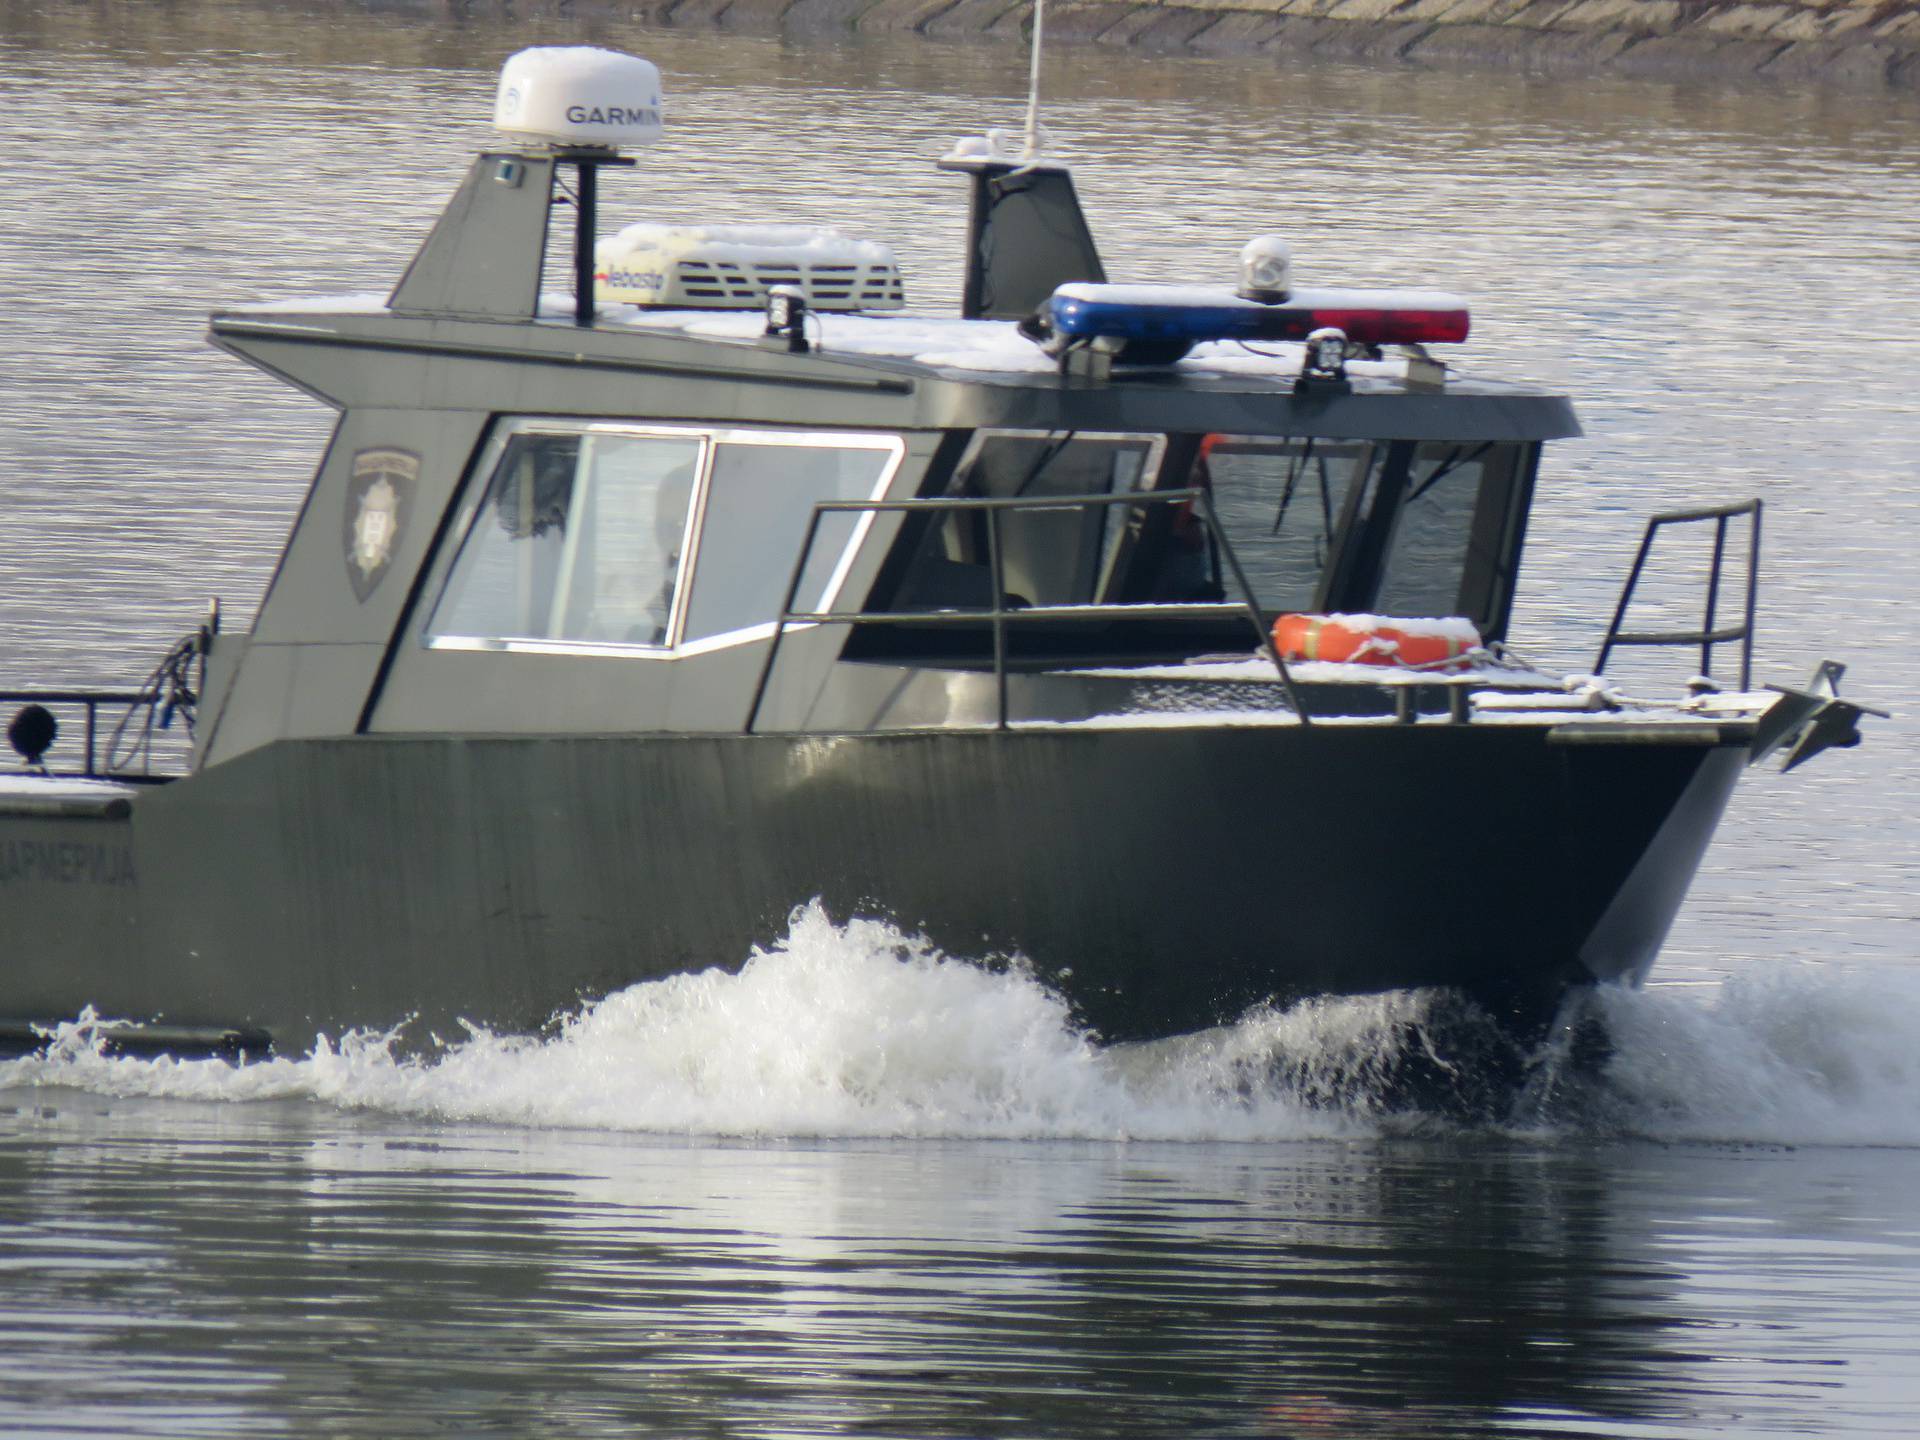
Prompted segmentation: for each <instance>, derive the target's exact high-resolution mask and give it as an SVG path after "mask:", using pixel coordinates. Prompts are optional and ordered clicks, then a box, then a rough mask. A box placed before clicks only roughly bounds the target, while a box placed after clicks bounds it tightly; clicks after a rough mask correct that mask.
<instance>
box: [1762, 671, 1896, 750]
mask: <svg viewBox="0 0 1920 1440" xmlns="http://www.w3.org/2000/svg"><path fill="white" fill-rule="evenodd" d="M1846 673H1847V667H1846V666H1844V665H1842V664H1841V663H1840V662H1839V661H1838V660H1822V661H1821V662H1820V664H1819V666H1818V668H1816V669H1815V670H1814V672H1813V678H1812V679H1811V680H1809V681H1808V682H1807V688H1806V689H1804V690H1793V689H1789V688H1788V687H1787V686H1785V685H1769V686H1768V687H1767V688H1768V689H1769V690H1777V691H1779V692H1780V698H1779V699H1778V700H1776V701H1774V702H1773V704H1772V705H1771V706H1769V707H1768V709H1767V712H1766V714H1764V715H1762V716H1761V717H1760V721H1759V723H1758V724H1757V725H1756V726H1755V727H1754V734H1753V744H1752V745H1751V746H1750V747H1749V748H1748V752H1747V763H1748V764H1749V765H1757V764H1759V763H1760V762H1761V761H1762V760H1764V759H1766V758H1767V757H1768V756H1769V755H1771V754H1773V753H1774V751H1776V750H1778V749H1780V747H1781V746H1783V745H1785V746H1790V747H1791V748H1790V749H1789V750H1788V751H1787V760H1786V763H1785V764H1784V765H1782V766H1781V767H1780V769H1781V771H1782V773H1785V772H1786V771H1788V770H1791V769H1793V768H1794V766H1796V765H1804V764H1805V763H1806V762H1807V761H1809V760H1811V759H1812V758H1813V757H1814V756H1816V755H1818V754H1819V753H1820V752H1821V751H1822V750H1826V749H1828V748H1830V747H1838V748H1840V749H1842V750H1847V749H1851V748H1852V747H1853V746H1855V745H1858V744H1859V743H1860V717H1861V716H1862V715H1878V716H1879V717H1880V718H1881V719H1882V720H1885V719H1888V718H1889V713H1888V712H1887V711H1885V710H1876V709H1874V708H1873V707H1872V706H1871V705H1856V704H1854V703H1853V702H1852V701H1851V700H1842V699H1841V698H1840V677H1841V676H1842V675H1845V674H1846Z"/></svg>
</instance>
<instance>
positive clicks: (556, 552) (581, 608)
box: [428, 431, 705, 646]
mask: <svg viewBox="0 0 1920 1440" xmlns="http://www.w3.org/2000/svg"><path fill="white" fill-rule="evenodd" d="M704 448H705V442H704V441H703V440H702V439H701V438H700V437H698V436H686V435H632V434H622V433H618V432H609V431H590V432H587V433H575V434H548V433H544V432H538V431H536V432H531V433H521V434H517V435H514V436H513V437H512V438H511V439H510V440H509V441H508V442H507V445H506V449H505V450H504V452H503V453H502V454H501V457H500V462H499V464H498V465H497V466H496V467H495V468H494V472H493V478H492V481H491V482H490V483H489V485H488V487H487V493H486V498H485V499H484V500H483V501H482V502H481V505H480V512H479V515H478V516H477V517H476V519H475V521H474V524H473V528H472V529H471V530H470V531H469V532H468V534H467V540H466V544H465V545H463V546H462V547H461V551H460V555H459V557H458V559H456V560H455V561H454V566H453V574H452V577H451V578H450V579H449V580H448V582H447V588H446V591H445V593H444V594H443V595H442V597H441V600H440V604H439V606H438V607H437V608H436V609H435V611H434V616H433V620H432V622H431V624H430V625H429V626H428V634H429V635H430V636H432V637H443V636H446V637H467V638H476V639H499V640H562V641H579V642H588V643H593V642H598V643H602V644H619V645H648V646H657V645H664V644H666V643H668V637H669V636H670V635H671V634H672V633H673V624H674V618H675V615H674V612H675V605H676V600H677V596H678V593H679V589H680V585H679V579H680V571H681V563H680V562H681V556H682V554H683V553H684V552H685V549H686V542H687V532H688V528H689V523H690V517H691V514H692V508H693V496H694V487H695V483H696V481H697V479H698V476H699V471H700V460H701V454H702V451H703V449H704Z"/></svg>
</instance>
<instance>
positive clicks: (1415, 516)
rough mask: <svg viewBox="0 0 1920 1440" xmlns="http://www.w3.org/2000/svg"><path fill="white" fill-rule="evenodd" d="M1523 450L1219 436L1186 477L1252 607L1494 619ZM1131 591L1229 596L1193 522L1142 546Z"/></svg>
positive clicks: (1167, 596)
mask: <svg viewBox="0 0 1920 1440" xmlns="http://www.w3.org/2000/svg"><path fill="white" fill-rule="evenodd" d="M1531 453H1532V448H1531V447H1527V446H1523V445H1516V444H1505V443H1498V442H1493V441H1452V440H1390V441H1386V440H1383V441H1357V440H1329V439H1322V438H1318V437H1305V438H1302V439H1297V440H1295V439H1288V440H1274V439H1261V438H1258V437H1251V436H1233V437H1228V436H1216V437H1211V438H1209V439H1208V440H1207V441H1206V442H1205V443H1204V445H1203V447H1202V457H1201V459H1200V460H1199V461H1198V462H1197V464H1196V465H1195V467H1194V470H1193V472H1192V474H1191V477H1190V478H1189V479H1188V480H1187V481H1186V482H1185V483H1187V484H1193V485H1198V486H1201V487H1204V488H1210V490H1211V492H1212V495H1213V502H1214V508H1215V511H1216V513H1217V514H1218V516H1219V519H1220V528H1221V529H1222V531H1224V532H1225V535H1226V538H1227V540H1228V542H1229V543H1230V544H1231V545H1232V547H1233V553H1234V556H1235V558H1237V559H1238V560H1239V562H1240V566H1241V568H1242V570H1244V571H1245V573H1246V576H1247V583H1248V585H1249V586H1250V587H1251V588H1252V590H1253V593H1254V597H1255V599H1256V600H1257V601H1258V603H1259V606H1260V608H1261V610H1263V611H1264V612H1266V613H1267V614H1274V613H1277V612H1282V611H1289V610H1344V611H1350V612H1351V611H1377V612H1379V613H1382V614H1386V615H1406V616H1443V615H1464V616H1466V617H1468V618H1470V619H1472V620H1473V621H1475V623H1477V624H1479V625H1481V626H1482V627H1483V628H1490V627H1496V626H1498V625H1499V624H1500V623H1501V621H1502V620H1503V619H1504V608H1505V605H1506V602H1507V598H1508V596H1509V595H1510V592H1511V588H1512V587H1511V579H1512V565H1513V557H1512V553H1511V552H1512V551H1513V549H1514V547H1515V545H1516V544H1517V534H1518V532H1517V525H1518V514H1519V511H1520V509H1521V508H1522V506H1523V498H1522V492H1523V490H1524V489H1525V485H1524V483H1523V480H1524V477H1525V476H1526V475H1527V473H1529V472H1528V467H1527V464H1526V460H1527V458H1528V457H1529V456H1530V454H1531ZM1140 564H1141V566H1142V567H1143V568H1145V569H1146V570H1147V571H1148V572H1149V573H1148V576H1147V580H1146V583H1145V584H1144V585H1142V584H1141V582H1139V581H1136V582H1133V584H1132V588H1133V590H1134V591H1135V592H1136V593H1141V592H1144V593H1145V594H1147V595H1148V596H1150V598H1153V599H1157V600H1171V601H1197V600H1217V599H1222V598H1225V599H1239V598H1240V597H1239V595H1238V593H1237V592H1236V591H1235V590H1234V589H1233V585H1232V576H1231V574H1230V573H1228V571H1227V570H1226V568H1225V565H1224V562H1223V559H1222V557H1221V556H1218V555H1215V554H1212V553H1210V550H1209V547H1208V545H1207V540H1206V537H1205V535H1204V534H1203V533H1202V529H1201V527H1199V526H1196V525H1192V524H1190V523H1188V522H1187V517H1185V516H1180V515H1176V516H1175V517H1173V520H1172V521H1171V523H1166V522H1163V529H1162V532H1161V539H1160V541H1159V543H1158V544H1156V545H1151V546H1146V547H1143V550H1142V558H1141V561H1140Z"/></svg>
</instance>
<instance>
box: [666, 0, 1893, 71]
mask: <svg viewBox="0 0 1920 1440" xmlns="http://www.w3.org/2000/svg"><path fill="white" fill-rule="evenodd" d="M656 14H657V16H658V18H659V19H661V20H664V21H666V22H667V23H670V24H674V25H699V24H707V23H717V24H721V25H726V26H729V27H738V28H753V29H761V28H780V29H788V30H798V29H805V30H808V31H822V30H829V29H847V30H853V31H867V32H883V31H917V32H920V33H923V34H927V35H936V36H943V37H949V38H958V37H962V36H967V35H998V36H1017V35H1019V34H1021V33H1023V32H1024V31H1025V29H1026V27H1027V26H1028V24H1029V23H1030V20H1031V15H1032V6H1031V4H1030V0H664V3H662V4H661V5H659V7H658V9H657V11H656ZM1047 33H1048V36H1049V38H1050V39H1052V40H1056V41H1060V42H1066V43H1075V42H1080V43H1091V44H1098V45H1123V46H1131V47H1134V48H1138V49H1147V50H1157V51H1163V52H1188V53H1197V54H1212V55H1259V54H1271V55H1275V56H1286V55H1293V56H1319V57H1322V58H1326V59H1333V60H1361V61H1397V62H1402V63H1407V64H1416V65H1433V66H1495V67H1500V68H1504V69H1513V70H1528V71H1540V72H1550V73H1571V72H1591V71H1607V72H1611V73H1615V74H1623V75H1638V76H1649V77H1657V78H1663V79H1682V78H1686V77H1690V76H1739V75H1753V76H1760V77H1765V78H1768V79H1771V80H1777V81H1786V82H1795V83H1805V82H1816V83H1836V84H1851V85H1861V84H1865V85H1893V86H1899V87H1902V88H1908V89H1911V88H1914V87H1920V0H1772V3H1741V0H1157V3H1156V0H1067V3H1056V4H1054V5H1052V6H1050V7H1049V9H1048V14H1047Z"/></svg>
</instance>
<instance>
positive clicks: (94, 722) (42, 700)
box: [0, 689, 147, 780]
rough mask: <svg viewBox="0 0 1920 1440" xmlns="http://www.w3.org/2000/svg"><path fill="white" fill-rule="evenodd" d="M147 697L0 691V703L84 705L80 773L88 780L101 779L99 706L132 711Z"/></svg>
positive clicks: (125, 692) (91, 692) (123, 693)
mask: <svg viewBox="0 0 1920 1440" xmlns="http://www.w3.org/2000/svg"><path fill="white" fill-rule="evenodd" d="M146 699H147V695H146V694H145V692H143V691H139V690H44V689H42V690H0V705H17V704H27V705H80V706H84V707H85V708H86V713H87V739H86V755H87V768H86V770H85V771H84V772H83V775H84V778H86V779H88V780H96V779H99V778H100V771H99V768H98V767H97V766H96V765H95V763H94V756H95V754H96V752H97V751H98V748H99V746H98V739H97V737H98V735H99V731H100V721H99V715H100V707H101V706H102V705H124V706H126V707H127V709H129V710H131V709H132V708H133V707H134V706H136V705H139V704H142V703H143V702H144V701H145V700H146Z"/></svg>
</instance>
